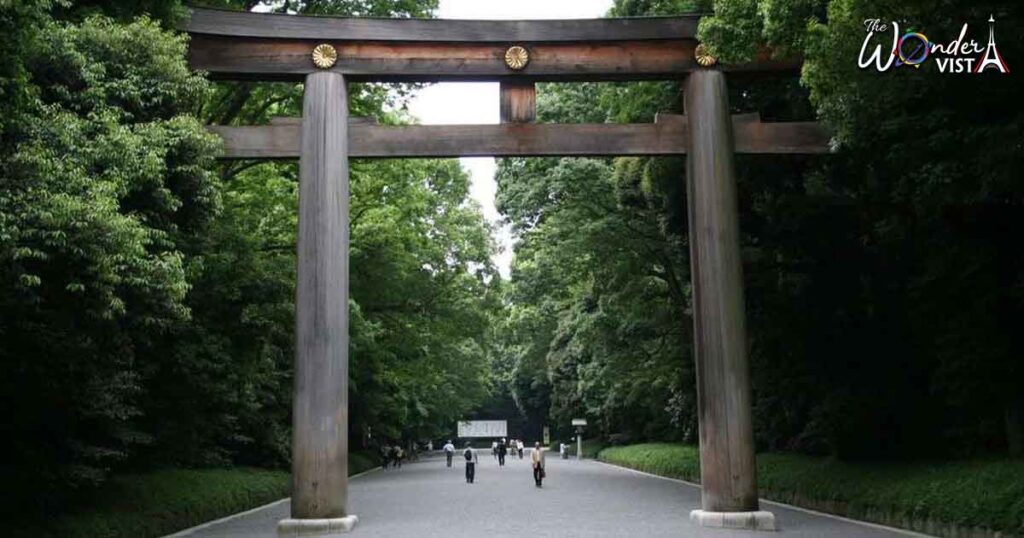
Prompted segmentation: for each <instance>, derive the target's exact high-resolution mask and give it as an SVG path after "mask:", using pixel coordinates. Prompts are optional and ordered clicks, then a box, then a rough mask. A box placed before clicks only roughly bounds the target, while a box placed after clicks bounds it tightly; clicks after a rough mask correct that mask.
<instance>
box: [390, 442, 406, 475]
mask: <svg viewBox="0 0 1024 538" xmlns="http://www.w3.org/2000/svg"><path fill="white" fill-rule="evenodd" d="M392 450H394V452H393V453H392V456H393V457H392V460H393V462H392V464H391V466H392V467H398V468H399V469H401V468H402V460H404V459H405V451H404V450H402V447H401V445H395V446H394V448H393V449H392Z"/></svg>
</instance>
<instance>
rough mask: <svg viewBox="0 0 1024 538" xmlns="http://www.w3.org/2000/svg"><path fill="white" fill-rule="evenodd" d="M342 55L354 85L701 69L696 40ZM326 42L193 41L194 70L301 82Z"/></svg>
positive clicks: (346, 48) (342, 69) (394, 45)
mask: <svg viewBox="0 0 1024 538" xmlns="http://www.w3.org/2000/svg"><path fill="white" fill-rule="evenodd" d="M326 42H327V43H330V44H331V45H333V46H334V47H335V49H337V51H338V62H337V63H336V64H335V65H334V67H332V68H331V69H330V70H331V71H336V72H339V73H343V74H345V75H346V78H347V79H348V80H350V81H355V82H366V81H377V82H380V81H385V82H387V81H406V82H409V81H414V82H435V81H442V80H501V79H521V80H541V81H573V80H645V79H667V78H678V77H679V76H680V75H681V74H683V73H686V72H688V71H690V70H692V69H694V68H695V67H696V65H697V64H696V61H695V60H694V56H693V50H694V48H695V47H696V43H695V42H694V41H687V40H672V41H623V42H593V43H538V44H527V45H525V46H526V48H527V49H528V50H529V52H530V63H529V65H527V66H526V68H525V69H522V70H519V71H514V70H512V69H509V68H508V67H507V66H506V65H505V60H504V56H505V51H506V49H507V48H508V45H507V44H486V43H484V44H473V43H415V42H347V41H326ZM319 43H321V42H320V41H312V40H302V39H289V40H275V39H262V38H226V37H218V36H206V35H195V36H192V40H191V42H190V44H189V64H190V65H191V66H192V68H193V69H198V70H202V71H205V72H207V73H208V75H209V76H210V77H211V78H216V79H239V80H247V79H256V80H295V81H299V80H302V77H304V76H305V75H306V74H309V73H312V72H315V71H318V70H319V69H317V68H316V66H314V65H313V61H312V58H311V54H312V51H313V48H314V47H316V46H317V44H319Z"/></svg>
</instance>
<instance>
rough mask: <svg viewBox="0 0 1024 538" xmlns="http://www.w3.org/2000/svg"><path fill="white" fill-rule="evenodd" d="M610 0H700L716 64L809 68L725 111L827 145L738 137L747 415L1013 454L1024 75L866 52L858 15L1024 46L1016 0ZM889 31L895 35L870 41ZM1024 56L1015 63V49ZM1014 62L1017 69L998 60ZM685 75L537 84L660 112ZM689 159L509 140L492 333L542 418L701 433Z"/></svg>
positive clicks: (875, 443) (566, 117)
mask: <svg viewBox="0 0 1024 538" xmlns="http://www.w3.org/2000/svg"><path fill="white" fill-rule="evenodd" d="M710 4H711V3H709V2H690V1H685V0H620V1H619V2H617V3H616V7H615V8H614V10H613V15H619V16H637V15H669V14H676V13H685V12H691V11H694V10H697V11H709V10H711V9H713V10H714V14H715V15H714V16H713V17H709V18H705V19H703V20H702V23H701V28H700V35H701V38H702V39H703V40H704V41H705V42H706V43H708V44H710V45H711V46H712V49H713V50H714V52H715V54H716V55H718V56H719V57H720V58H721V59H722V60H724V61H727V62H739V61H743V60H746V59H749V58H752V57H753V56H754V55H755V54H757V53H758V52H759V51H760V50H761V49H762V47H764V46H770V47H771V48H772V50H773V51H774V52H775V54H777V55H778V56H781V57H785V56H792V55H801V56H803V57H804V59H805V65H804V68H803V72H802V77H800V79H799V80H798V79H797V78H796V77H792V78H790V79H787V78H786V77H775V78H764V77H762V78H760V79H744V78H743V77H739V76H734V77H733V78H732V79H731V80H730V90H731V95H730V100H731V103H730V104H731V106H732V108H733V110H734V112H735V113H749V112H759V113H760V114H761V116H762V118H763V119H764V121H799V120H812V119H814V118H815V117H816V116H817V117H819V118H820V119H821V120H822V121H824V122H826V123H827V124H828V125H829V126H830V127H831V128H832V129H833V130H834V132H835V133H836V137H835V153H834V154H832V155H829V156H826V157H791V156H789V157H787V156H770V155H769V156H749V155H748V156H740V157H739V160H738V172H739V182H740V185H739V187H740V188H739V191H740V198H741V199H740V212H741V215H740V218H741V230H742V233H743V255H744V271H745V282H746V301H747V315H748V331H749V339H750V360H751V368H752V375H753V384H754V393H755V433H756V437H757V440H758V445H759V447H760V448H761V449H770V450H796V451H802V452H807V453H812V454H832V455H838V456H843V457H850V458H865V457H886V458H892V457H911V456H916V457H933V456H960V455H968V454H978V453H1003V454H1005V453H1006V452H1007V451H1010V452H1012V453H1014V454H1021V453H1022V452H1024V339H1022V338H1021V335H1020V333H1019V332H1018V331H1017V330H1016V329H1015V326H1016V324H1017V323H1019V321H1017V320H1020V319H1022V318H1024V250H1022V249H1021V245H1022V242H1021V239H1020V237H1019V235H1018V234H1019V230H1022V229H1024V175H1022V174H1024V166H1022V165H1024V146H1022V143H1024V107H1022V106H1021V102H1020V99H1019V96H1020V95H1024V85H1022V84H1021V77H1020V76H1019V75H1018V74H1011V75H1001V74H999V73H997V72H994V71H990V72H987V73H981V74H978V75H971V74H966V75H949V74H939V73H938V72H937V70H936V69H935V65H934V63H929V64H927V65H925V66H924V67H922V68H921V69H912V68H910V67H903V68H900V69H894V70H892V71H889V72H885V73H879V72H877V71H876V70H874V69H869V70H862V69H859V68H858V65H857V60H858V53H859V50H860V47H861V45H862V43H863V41H864V39H865V36H866V30H865V27H864V25H863V21H864V20H866V19H872V18H880V19H882V21H892V20H895V21H899V22H901V23H902V24H903V27H904V28H907V27H911V28H913V29H914V30H915V31H920V32H924V33H926V34H927V35H928V37H929V38H930V39H932V40H933V41H937V42H942V43H947V42H949V41H951V40H953V39H955V38H956V37H957V36H958V35H959V32H960V29H961V27H962V25H963V24H964V23H969V25H970V30H969V38H973V39H977V40H979V41H980V42H981V44H982V45H985V44H987V42H988V24H987V22H988V19H989V15H990V14H992V15H994V16H995V18H996V20H997V21H998V22H997V24H996V35H997V37H998V45H999V50H1000V53H1001V55H1002V56H1003V58H1006V59H1007V62H1010V63H1012V61H1011V60H1010V59H1013V58H1017V59H1019V58H1024V55H1022V54H1021V53H1022V45H1024V25H1022V23H1024V20H1022V17H1021V8H1022V7H1024V6H1021V5H1020V3H1019V2H1016V1H1003V2H974V1H955V0H947V1H942V2H899V3H894V2H886V1H873V0H831V1H827V0H759V1H755V0H718V1H716V2H714V3H713V4H714V5H713V6H712V5H710ZM886 39H888V40H891V39H892V37H891V36H890V35H886V36H885V37H884V38H882V39H880V40H876V41H875V43H881V42H884V41H885V40H886ZM1018 63H1019V60H1018ZM1010 67H1011V70H1012V69H1014V66H1013V65H1011V66H1010ZM681 102H682V99H681V96H680V85H678V84H670V83H645V84H576V85H544V86H542V88H541V91H540V95H539V97H538V106H539V111H538V114H539V116H540V117H541V118H543V120H545V121H563V122H603V121H616V122H621V121H642V122H646V121H652V120H653V118H654V115H655V114H656V113H657V112H660V111H669V112H680V111H681V106H682V103H681ZM684 177H685V161H684V160H682V159H636V158H628V159H627V158H619V159H606V160H594V159H549V160H523V159H507V160H504V161H503V162H502V164H501V168H500V173H499V184H500V189H499V193H498V197H499V208H500V209H501V211H502V212H504V214H505V215H506V216H507V217H508V218H509V219H510V221H511V223H512V224H513V226H514V228H515V230H516V232H517V233H518V235H519V237H520V243H519V245H518V247H517V251H516V255H517V257H516V262H515V265H514V270H513V275H512V282H511V285H510V286H509V290H508V294H509V295H508V296H509V312H508V316H507V318H506V320H505V321H504V327H503V329H502V330H499V331H497V334H499V335H500V337H499V339H500V341H501V346H502V349H503V350H504V354H505V356H506V357H507V358H508V360H510V361H511V362H512V363H513V367H512V371H511V374H510V378H511V381H510V385H511V386H512V387H513V390H514V392H515V395H516V400H517V402H518V403H519V405H520V406H521V407H522V409H523V410H524V411H525V412H526V413H528V414H529V415H530V416H531V417H532V419H533V420H535V421H542V420H546V419H548V417H550V420H551V421H552V422H553V423H555V424H558V425H559V426H561V427H562V432H561V433H562V434H563V435H566V434H568V428H567V427H566V426H567V425H568V424H569V420H570V419H571V418H572V417H576V416H586V417H588V418H589V419H590V423H591V425H592V427H591V432H590V434H591V435H594V436H600V437H608V438H609V439H608V440H610V441H612V442H628V441H631V440H632V441H638V440H681V441H686V442H696V436H697V432H696V422H695V420H696V419H695V416H696V415H695V406H696V394H695V384H694V377H693V376H694V372H693V357H692V330H693V329H692V319H691V318H690V316H689V312H690V310H689V308H690V290H689V281H690V278H689V245H688V242H687V229H686V228H687V221H686V210H685V208H686V199H685V196H686V192H685V183H684Z"/></svg>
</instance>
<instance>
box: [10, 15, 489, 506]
mask: <svg viewBox="0 0 1024 538" xmlns="http://www.w3.org/2000/svg"><path fill="white" fill-rule="evenodd" d="M221 4H225V6H224V7H233V8H245V7H251V6H245V5H243V2H225V3H221ZM250 4H252V3H251V2H250ZM278 4H282V3H278ZM218 5H220V4H218ZM277 7H278V8H279V9H281V10H288V11H299V12H315V13H331V14H341V15H345V14H359V15H379V16H402V17H404V16H429V15H430V10H431V9H432V8H433V7H434V6H433V3H431V2H409V1H403V0H394V1H392V0H387V1H384V0H367V1H343V2H318V3H302V2H291V3H290V5H287V6H285V5H283V4H282V5H278V6H277ZM180 14H181V5H180V4H179V3H177V2H149V3H147V2H63V1H49V0H34V1H28V2H25V1H20V0H19V1H16V2H14V3H11V2H3V3H2V11H0V28H2V30H3V32H4V34H5V39H4V40H3V45H0V46H2V47H3V49H2V55H3V57H2V59H0V66H2V67H0V69H3V72H2V74H0V77H2V78H0V95H2V98H0V108H2V109H0V118H3V119H2V120H0V121H2V122H3V123H2V133H3V139H2V148H3V149H2V155H0V281H2V285H0V338H2V342H3V343H2V345H0V364H3V368H2V374H0V403H2V405H0V407H2V409H3V410H4V414H5V419H4V420H3V422H2V426H0V436H2V437H3V439H5V448H7V449H8V450H9V451H10V455H9V456H8V457H5V458H4V460H3V463H2V464H0V465H2V466H3V472H2V475H3V476H4V480H3V486H2V490H3V492H4V498H5V499H12V500H14V501H18V502H16V503H7V502H5V503H4V504H5V507H6V508H14V509H18V508H19V505H21V504H24V503H23V502H22V501H24V502H31V503H33V504H36V505H37V506H38V505H39V504H42V505H44V506H45V505H53V504H54V503H60V502H62V501H64V500H65V499H66V498H68V497H73V496H76V495H78V494H79V493H80V492H82V491H86V490H88V488H90V487H92V486H95V485H97V484H99V483H101V482H102V481H103V480H105V479H106V478H107V477H108V476H109V474H110V473H111V472H116V471H118V470H128V469H147V468H155V467H160V466H168V465H179V466H180V465H185V466H202V465H224V464H250V465H269V466H281V465H285V464H287V461H288V457H289V456H288V451H289V447H290V437H289V436H290V434H289V424H290V419H289V416H290V412H291V396H290V395H291V374H290V372H291V365H292V360H293V359H292V357H293V342H292V340H293V336H292V335H293V330H294V306H293V302H294V279H295V236H296V219H297V215H296V207H297V198H296V193H297V165H296V163H255V162H242V163H233V164H221V163H218V162H217V161H216V157H217V155H218V152H219V151H220V149H219V141H218V140H217V138H216V137H213V136H211V135H209V134H207V133H206V132H205V131H204V129H203V127H202V125H203V124H205V123H246V124H258V123H265V122H267V121H268V120H269V118H270V117H272V116H279V115H293V116H295V115H299V112H300V111H301V95H302V88H301V85H295V84H253V83H230V84H229V83H222V84H213V83H210V82H208V81H206V80H205V79H204V78H203V77H202V76H201V75H200V74H197V73H193V72H191V71H190V70H189V69H188V67H187V64H186V59H185V47H186V40H185V39H186V38H185V37H184V36H182V35H180V34H179V33H177V32H175V31H174V30H173V28H174V24H175V21H176V20H177V18H178V16H179V15H180ZM410 89H411V88H409V87H400V88H386V87H382V86H371V85H358V86H353V88H352V91H351V109H352V113H353V114H354V115H360V116H372V117H377V118H379V119H380V120H381V121H383V122H404V121H409V118H408V117H407V115H406V114H405V113H404V112H403V110H404V108H403V106H404V102H405V100H406V98H407V96H408V95H409V90H410ZM468 188H469V183H468V176H467V175H466V173H465V172H464V171H463V170H462V169H461V168H460V167H459V165H458V163H457V162H455V161H451V160H447V161H440V160H437V161H430V160H417V161H373V162H369V161H367V162H357V163H354V164H353V166H352V187H351V190H352V201H351V229H352V233H351V271H352V273H351V287H352V294H351V305H350V307H351V311H352V316H351V319H352V322H351V329H350V331H351V335H352V354H351V356H352V363H351V384H350V389H351V402H352V404H351V410H350V413H351V426H352V437H353V444H352V446H353V447H354V448H359V447H367V448H368V447H369V446H371V445H372V444H373V443H377V442H381V441H391V442H393V441H409V440H412V439H424V438H430V437H431V436H435V435H442V434H444V433H447V432H448V431H449V430H450V429H451V427H452V425H453V424H454V421H455V419H456V418H457V417H461V416H463V415H464V414H465V413H466V412H468V411H469V410H470V409H471V408H472V407H474V406H476V405H478V404H479V402H481V401H483V400H484V399H485V398H486V396H487V395H488V394H489V392H490V391H491V386H490V378H489V372H490V363H489V353H488V341H489V340H488V335H489V333H488V327H489V325H490V319H491V318H492V317H493V316H495V315H496V313H497V312H498V311H499V309H500V305H501V302H500V296H499V289H498V287H497V286H498V285H499V283H500V279H499V278H497V276H496V275H497V273H496V271H495V270H494V268H493V265H492V262H491V261H490V257H491V254H492V251H493V248H494V247H493V241H492V239H491V234H490V229H489V226H488V224H487V223H486V222H485V221H484V220H483V217H482V216H481V214H480V212H479V209H478V207H477V206H476V205H475V203H473V202H472V201H471V200H470V199H469V197H468Z"/></svg>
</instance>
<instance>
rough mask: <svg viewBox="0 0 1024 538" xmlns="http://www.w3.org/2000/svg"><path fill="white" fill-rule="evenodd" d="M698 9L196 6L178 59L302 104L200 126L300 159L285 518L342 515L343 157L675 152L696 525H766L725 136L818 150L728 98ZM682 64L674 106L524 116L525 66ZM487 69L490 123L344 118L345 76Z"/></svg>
mask: <svg viewBox="0 0 1024 538" xmlns="http://www.w3.org/2000/svg"><path fill="white" fill-rule="evenodd" d="M698 21H699V17H698V16H683V17H666V18H634V19H594V20H545V21H456V20H436V19H370V18H328V17H302V16H293V15H274V14H253V13H245V12H230V11H219V10H207V9H192V10H191V12H190V15H189V18H188V19H187V21H186V22H185V24H184V29H185V30H186V31H187V32H188V33H189V34H190V36H191V43H190V49H189V60H190V64H191V66H192V67H193V68H195V69H201V70H204V71H206V72H207V73H208V74H209V75H210V76H211V77H213V78H217V79H231V80H265V81H272V80H292V81H304V82H305V95H304V102H303V115H302V118H282V119H279V120H277V121H274V122H272V123H271V124H270V125H265V126H251V127H227V126H211V127H210V129H211V130H213V131H214V132H216V133H218V134H220V135H221V136H222V137H223V139H224V143H225V155H224V158H226V159H294V158H298V159H299V169H300V180H299V183H300V186H299V237H298V283H297V293H296V357H295V393H294V402H293V404H294V413H293V421H294V427H293V434H292V435H293V438H292V460H293V463H292V485H293V487H292V500H291V518H290V519H286V520H284V521H281V522H280V524H279V525H278V532H279V534H280V535H281V536H330V535H334V534H341V533H344V532H348V531H350V530H351V529H352V527H353V525H355V523H356V521H357V518H356V516H355V515H352V514H350V513H349V512H348V510H347V504H348V499H347V493H348V478H347V474H348V473H347V471H348V464H347V457H348V343H349V338H348V284H349V266H348V248H349V230H348V219H349V167H348V161H349V158H350V157H370V158H399V157H456V156H478V155H487V156H573V155H575V156H606V155H607V156H611V155H687V156H688V159H687V161H688V164H687V178H688V179H687V188H688V200H689V202H688V204H689V208H688V209H689V229H690V232H689V233H690V259H691V270H692V279H693V293H694V314H693V317H694V342H695V346H696V366H697V368H696V371H697V396H698V407H699V409H698V418H699V421H700V454H701V482H702V485H703V487H702V510H694V511H693V512H692V513H691V520H693V521H695V522H697V523H699V524H702V525H706V526H718V527H732V528H753V529H773V528H774V527H775V523H774V517H773V516H772V514H771V513H769V512H764V511H760V510H759V506H758V497H757V484H756V477H755V462H754V441H753V429H752V426H751V392H750V380H749V371H748V370H749V368H748V364H747V337H746V328H745V323H746V322H745V315H744V299H743V277H742V266H741V260H740V240H739V218H738V209H737V194H736V177H735V176H736V172H735V164H734V153H789V154H795V153H804V154H805V153H824V152H827V151H828V140H829V135H828V133H826V132H825V131H824V130H823V129H822V128H821V127H820V126H819V125H818V124H816V123H762V122H761V121H760V119H759V118H758V117H757V115H741V116H733V117H730V115H729V105H728V95H727V89H726V79H725V74H726V73H728V72H756V71H790V72H794V73H795V71H796V68H797V67H798V64H795V63H793V62H780V61H772V60H769V59H768V58H761V59H759V60H758V61H755V62H753V63H749V64H744V65H732V66H719V65H716V64H717V62H716V60H715V59H714V58H712V57H711V56H709V55H707V54H706V53H705V52H704V50H703V47H701V46H700V45H699V44H698V43H697V41H696V30H697V23H698ZM683 79H685V85H684V92H685V99H684V101H685V102H684V107H685V111H686V115H685V116H680V115H668V116H665V115H662V116H659V117H658V118H657V120H656V121H655V122H654V123H650V124H622V125H616V124H573V125H552V124H537V123H534V120H535V117H536V113H535V102H536V99H535V97H536V93H535V83H536V82H538V81H550V82H567V81H584V80H591V81H593V80H598V81H622V80H683ZM443 80H445V81H451V80H473V81H480V80H485V81H499V82H500V83H501V117H502V124H501V125H448V126H419V125H416V126H381V125H376V124H375V123H373V122H369V121H365V120H361V119H356V118H349V115H348V99H347V88H346V86H347V83H348V82H351V81H359V82H367V81H372V82H388V81H413V82H434V81H443Z"/></svg>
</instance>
